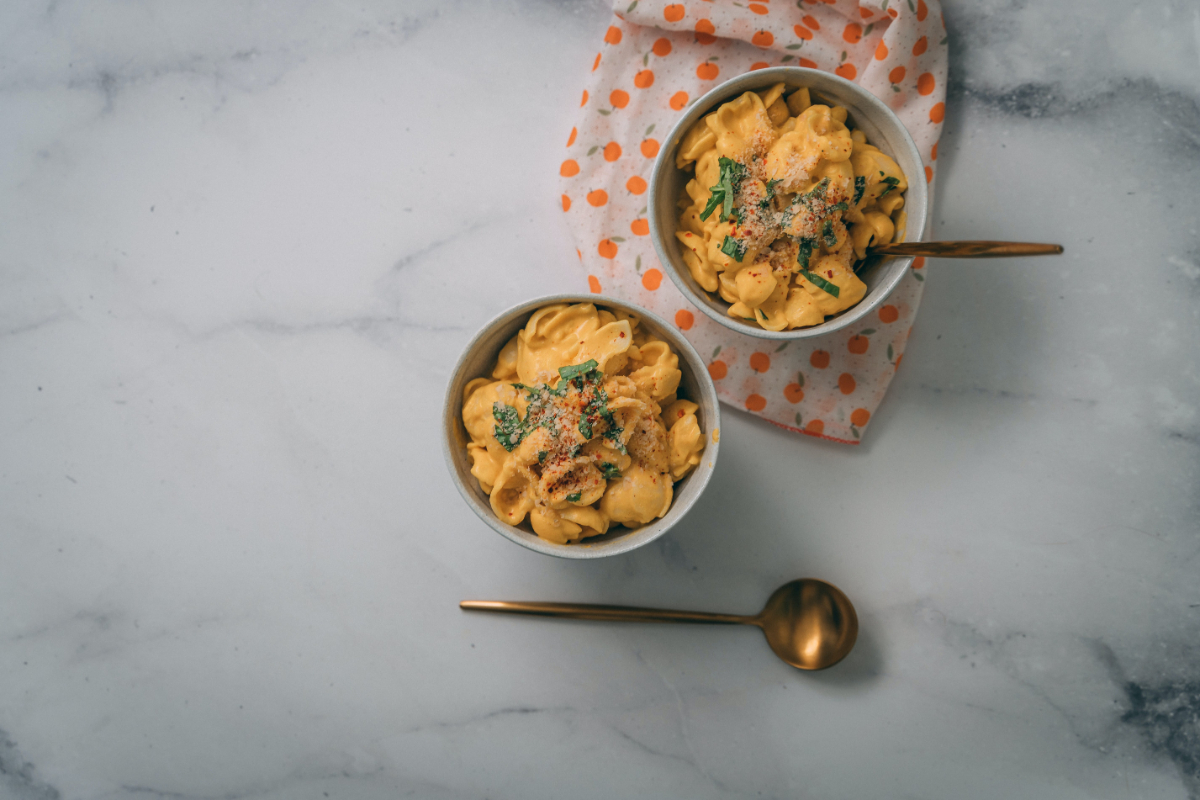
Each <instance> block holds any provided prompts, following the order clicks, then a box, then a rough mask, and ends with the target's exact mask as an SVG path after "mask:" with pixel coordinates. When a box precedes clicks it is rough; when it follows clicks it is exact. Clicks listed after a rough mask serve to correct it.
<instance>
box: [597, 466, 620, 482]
mask: <svg viewBox="0 0 1200 800" xmlns="http://www.w3.org/2000/svg"><path fill="white" fill-rule="evenodd" d="M600 472H601V473H602V474H603V475H604V479H605V480H609V481H611V480H612V479H613V478H619V477H621V470H619V469H617V465H616V464H613V463H612V462H610V461H605V462H604V463H602V464H601V465H600Z"/></svg>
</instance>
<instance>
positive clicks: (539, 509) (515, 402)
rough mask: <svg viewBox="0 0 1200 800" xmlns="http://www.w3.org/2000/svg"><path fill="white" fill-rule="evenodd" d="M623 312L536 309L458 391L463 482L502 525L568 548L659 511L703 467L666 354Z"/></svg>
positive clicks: (675, 367) (694, 422)
mask: <svg viewBox="0 0 1200 800" xmlns="http://www.w3.org/2000/svg"><path fill="white" fill-rule="evenodd" d="M640 327H641V326H640V320H639V319H638V318H637V317H636V316H634V315H632V314H628V313H625V312H623V311H615V312H614V311H608V310H605V309H600V308H597V307H596V306H594V305H592V304H590V303H579V304H574V305H566V304H563V305H552V306H546V307H544V308H540V309H538V310H537V311H535V312H534V314H533V316H532V317H530V319H529V322H528V323H527V324H526V325H525V327H524V328H523V329H522V330H521V331H519V332H518V333H517V335H516V336H514V337H513V338H512V339H511V340H509V342H508V343H507V344H506V345H505V346H504V347H503V348H502V349H501V351H500V354H499V356H498V357H497V359H496V366H495V368H494V369H493V370H492V375H491V377H490V378H476V379H475V380H473V381H471V382H470V383H468V384H467V385H466V388H465V389H464V392H463V407H462V418H463V424H464V425H465V426H466V429H467V433H468V434H469V436H470V437H471V442H470V444H468V445H467V452H468V455H469V456H470V458H471V463H472V467H471V474H472V475H474V476H475V479H476V480H478V481H479V486H480V488H482V489H483V491H484V492H486V493H487V494H488V495H489V497H490V500H491V506H492V510H493V511H494V512H495V513H496V515H497V516H498V517H499V518H500V519H502V520H504V521H505V522H507V523H508V524H510V525H519V524H521V523H522V522H523V521H524V520H525V519H526V518H528V519H529V521H530V524H531V525H532V527H533V530H534V532H535V533H536V534H537V535H538V536H539V537H541V538H542V539H546V540H548V541H551V542H556V543H559V544H567V543H569V542H574V541H578V540H580V539H583V538H586V537H589V536H598V535H600V534H602V533H605V532H607V531H608V529H609V527H610V526H612V525H624V526H626V527H629V528H637V527H640V526H642V525H645V524H647V523H649V522H651V521H653V520H655V519H657V518H659V517H661V516H663V515H664V514H666V513H667V510H668V509H669V508H670V507H671V500H672V497H673V495H674V484H675V482H676V481H679V480H681V479H682V478H683V477H684V476H686V475H687V474H688V473H689V472H690V471H691V470H692V469H693V468H694V467H695V466H696V465H697V464H699V463H700V458H701V451H702V450H703V449H704V434H703V432H702V431H701V430H700V424H699V420H698V419H697V416H696V411H697V409H698V406H697V405H696V404H695V403H693V402H691V401H689V400H685V399H681V398H679V396H678V389H679V382H680V379H681V377H682V373H681V372H680V370H679V357H678V356H677V355H676V354H675V353H674V352H672V351H671V348H670V346H669V345H668V344H667V343H666V342H663V341H661V340H659V339H656V338H654V337H653V336H651V335H649V334H648V333H646V332H645V331H643V330H641V329H640Z"/></svg>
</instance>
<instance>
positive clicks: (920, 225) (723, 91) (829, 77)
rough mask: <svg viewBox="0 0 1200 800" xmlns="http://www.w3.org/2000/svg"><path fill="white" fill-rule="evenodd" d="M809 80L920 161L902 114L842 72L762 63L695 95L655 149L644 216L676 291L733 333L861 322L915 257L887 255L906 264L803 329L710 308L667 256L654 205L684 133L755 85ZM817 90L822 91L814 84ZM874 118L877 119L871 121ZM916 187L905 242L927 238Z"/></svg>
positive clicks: (812, 329) (785, 334)
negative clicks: (838, 91) (851, 105)
mask: <svg viewBox="0 0 1200 800" xmlns="http://www.w3.org/2000/svg"><path fill="white" fill-rule="evenodd" d="M813 80H816V81H817V82H820V83H825V84H826V85H829V84H832V85H834V86H840V87H843V88H844V89H845V91H847V92H848V93H850V94H852V95H854V96H855V97H856V98H858V99H859V100H860V101H861V105H863V106H866V107H867V108H868V109H869V110H870V112H873V113H874V114H877V115H879V116H881V117H882V118H883V119H885V120H887V122H888V123H889V124H890V125H893V126H894V127H895V129H896V130H897V131H898V132H899V134H900V136H899V139H900V144H901V145H902V146H903V148H904V149H905V150H907V151H908V156H909V158H910V159H911V160H912V162H913V163H914V164H918V165H920V164H923V161H922V159H921V154H920V151H919V150H917V145H916V142H914V141H913V138H912V134H911V133H909V131H908V128H907V127H905V125H904V123H903V122H901V121H900V118H899V117H898V116H896V113H895V112H894V111H892V109H890V108H888V106H887V104H886V103H884V102H883V101H882V100H880V99H879V98H878V97H876V96H875V95H874V94H872V93H871V92H869V91H867V90H866V89H864V88H863V87H862V86H860V85H858V84H857V83H854V82H853V81H848V80H846V79H845V78H843V77H841V76H840V75H834V74H832V73H829V72H825V71H823V70H819V69H810V68H808V67H792V66H778V67H766V68H763V69H758V70H754V71H752V72H745V73H742V74H741V75H737V76H735V77H733V78H730V79H729V80H727V81H725V82H723V83H721V84H718V85H717V86H714V87H713V88H712V89H710V90H709V91H707V92H705V93H704V94H703V95H702V96H701V97H699V98H698V99H697V100H696V102H694V103H692V104H691V106H690V107H689V108H688V109H687V110H686V111H685V112H684V113H683V114H681V115H680V116H679V118H678V119H677V120H676V121H675V124H674V125H673V126H672V127H671V130H670V132H669V133H668V134H667V136H666V138H665V139H664V140H663V144H662V146H661V147H660V148H659V151H658V156H657V158H655V161H654V168H653V170H652V171H651V173H650V188H649V193H650V197H649V201H650V202H649V205H650V211H649V214H648V216H649V217H650V238H651V240H652V241H653V243H654V250H655V253H657V255H658V260H659V261H660V262H662V265H663V267H664V269H665V271H666V272H667V274H668V275H670V276H671V280H672V282H674V284H675V286H676V288H678V289H679V291H680V292H681V293H682V294H683V296H684V297H686V298H687V299H688V300H689V301H690V302H691V303H692V304H693V305H695V306H696V307H697V308H699V309H700V310H701V311H702V312H704V314H705V315H706V316H708V317H709V319H712V320H713V321H715V322H717V323H718V324H720V325H723V326H725V327H726V328H728V329H730V330H732V331H736V332H737V333H741V334H745V335H746V336H751V337H754V338H756V339H774V340H776V341H780V340H783V341H793V340H799V339H811V338H815V337H818V336H824V335H826V334H830V333H834V332H836V331H839V330H842V329H844V328H847V327H849V326H851V325H853V324H855V323H857V322H859V321H861V320H862V319H863V318H864V317H866V316H867V315H868V314H870V313H871V312H872V311H874V310H875V309H877V308H878V307H879V306H881V305H883V303H884V302H885V301H886V300H887V298H888V297H889V296H890V295H891V294H892V292H893V291H895V289H896V287H897V286H898V285H899V284H900V281H902V280H903V279H904V276H905V274H906V273H907V272H908V267H910V266H911V264H912V262H913V260H914V258H913V257H912V256H892V257H890V258H895V259H897V260H898V261H900V262H905V263H904V264H903V267H902V268H900V269H897V270H895V273H894V274H893V275H892V276H891V277H889V278H888V279H887V280H886V281H885V282H884V283H882V284H880V285H879V286H876V287H875V288H874V289H873V290H871V291H870V292H868V294H867V296H866V297H864V298H863V299H862V300H860V301H859V302H858V304H856V305H855V306H853V307H852V308H848V309H846V310H845V311H843V312H841V313H840V314H838V315H837V316H836V317H833V318H832V319H829V320H826V321H825V322H823V323H821V324H819V325H812V326H809V327H807V328H797V329H795V330H783V331H768V330H765V329H764V328H761V327H759V326H758V325H749V324H747V323H745V322H743V321H741V320H738V319H735V318H733V317H731V316H729V315H728V314H727V313H724V310H722V311H718V310H717V309H716V308H714V307H713V305H712V304H713V303H714V302H718V301H714V300H712V299H711V298H709V297H708V296H707V292H704V293H703V295H702V294H700V293H698V292H697V291H696V290H695V289H693V288H692V286H691V280H693V279H692V277H691V275H690V274H688V275H687V276H684V275H683V274H681V271H680V270H681V269H684V270H686V269H687V267H686V265H678V264H676V263H675V261H674V260H673V259H672V258H671V256H670V253H669V252H668V250H667V247H666V244H665V240H664V233H666V234H668V235H670V236H674V235H675V232H674V230H673V229H672V230H671V231H669V232H664V231H663V230H662V229H661V228H660V226H659V224H658V216H659V214H658V208H659V206H660V203H659V192H660V191H661V188H662V186H663V185H664V183H665V181H664V177H665V175H666V174H667V172H668V171H669V170H674V169H675V168H676V167H675V151H676V149H678V147H679V143H680V142H681V141H682V139H683V136H684V134H686V133H687V131H688V130H689V129H690V128H691V126H692V124H693V123H695V122H696V120H698V119H700V118H701V117H703V116H704V115H705V114H707V113H708V112H709V111H711V110H712V109H713V107H714V106H715V105H716V104H717V103H719V102H723V101H725V100H728V99H729V98H732V97H734V96H736V95H738V94H741V93H744V92H748V91H754V90H755V89H757V88H761V87H762V86H763V85H770V84H774V83H780V82H784V83H787V84H789V85H792V86H796V85H799V86H804V85H807V84H806V83H805V81H813ZM815 91H817V92H820V91H821V89H820V88H817V89H815ZM872 121H873V122H876V121H875V120H874V119H873V120H872ZM876 125H877V126H878V127H883V126H882V125H879V124H878V122H876ZM922 177H923V176H922ZM914 186H919V187H920V189H919V191H918V194H919V195H921V196H922V197H923V198H924V200H925V202H924V203H921V205H920V208H919V209H914V208H913V206H912V205H911V204H910V203H909V202H908V200H909V197H910V194H906V196H905V210H906V211H907V212H908V222H907V224H906V227H905V237H904V240H905V241H906V242H919V241H922V240H923V239H924V238H925V228H926V225H927V220H928V217H929V192H928V187H927V186H926V185H925V184H924V183H916V182H914V181H912V180H910V181H909V189H910V190H911V189H913V187H914ZM672 205H674V201H672ZM914 210H916V211H917V212H918V213H915V214H914V213H913V212H914ZM885 258H888V257H885ZM876 269H878V265H877V266H876ZM701 291H703V290H701ZM719 302H721V303H723V304H724V306H725V308H728V306H729V304H728V303H725V301H724V300H721V301H719Z"/></svg>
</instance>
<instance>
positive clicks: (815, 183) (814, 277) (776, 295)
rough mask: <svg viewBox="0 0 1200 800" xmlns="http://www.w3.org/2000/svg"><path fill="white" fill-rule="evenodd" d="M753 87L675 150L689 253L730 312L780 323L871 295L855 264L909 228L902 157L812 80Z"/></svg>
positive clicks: (808, 318)
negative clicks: (853, 125)
mask: <svg viewBox="0 0 1200 800" xmlns="http://www.w3.org/2000/svg"><path fill="white" fill-rule="evenodd" d="M785 91H786V90H785V87H784V84H782V83H780V84H776V85H775V86H772V87H771V88H770V89H768V90H766V91H762V92H746V93H745V94H743V95H742V96H741V97H738V98H737V99H736V100H732V101H730V102H728V103H725V104H724V105H722V106H721V107H720V108H718V109H717V110H716V111H714V112H712V113H711V114H709V115H707V116H706V117H704V118H703V119H701V120H700V121H699V122H697V123H696V124H695V125H693V126H692V129H691V130H690V131H688V133H687V135H686V136H685V137H684V139H683V141H682V142H681V143H680V145H679V149H678V151H677V152H676V156H675V166H676V167H678V168H679V169H689V168H691V169H693V170H694V173H695V177H694V178H692V179H691V180H689V181H688V183H687V186H686V187H685V188H684V191H683V192H682V193H681V194H680V200H679V207H680V208H681V209H682V213H681V214H680V217H679V230H678V231H677V232H676V234H675V236H676V237H677V238H678V239H679V241H680V242H681V243H682V244H683V247H684V250H683V259H684V261H685V262H686V263H687V266H688V269H689V270H690V272H691V273H692V277H693V278H695V279H696V282H697V283H699V284H700V285H701V286H702V287H703V288H704V289H705V291H708V292H716V293H717V294H718V295H720V297H721V298H722V299H723V300H725V301H726V302H728V303H731V304H732V305H731V306H730V307H729V315H730V316H733V317H738V318H741V319H744V320H746V321H747V322H753V323H754V324H757V325H759V326H761V327H762V328H765V329H767V330H769V331H781V330H785V329H793V328H804V327H808V326H810V325H818V324H820V323H821V322H824V321H825V317H826V316H829V315H831V314H837V313H839V312H841V311H844V310H845V309H847V308H850V307H851V306H853V305H854V304H855V303H857V302H858V301H859V300H861V299H862V298H863V295H864V294H865V293H866V288H867V287H866V284H864V283H863V282H862V281H861V280H859V278H858V275H857V274H855V265H856V264H857V263H859V262H861V261H862V259H864V258H865V257H866V251H867V247H868V246H870V245H871V244H886V243H888V242H891V241H893V240H899V239H902V238H903V236H904V224H905V216H906V215H905V212H904V191H905V190H906V189H907V188H908V183H907V181H906V179H905V176H904V173H903V172H901V171H900V167H899V166H898V165H897V164H896V162H895V161H893V160H892V159H891V158H890V157H889V156H887V155H885V154H884V153H882V152H880V150H879V148H877V147H874V146H873V145H870V144H867V139H866V136H864V135H863V133H862V132H861V131H857V130H853V131H852V130H850V129H849V128H847V127H846V116H847V112H846V109H845V108H842V107H841V106H833V107H832V108H831V107H829V106H827V105H820V104H816V105H814V104H813V103H812V100H811V97H810V95H809V91H808V89H807V88H803V89H799V90H797V91H793V92H791V94H789V95H787V97H784V94H785Z"/></svg>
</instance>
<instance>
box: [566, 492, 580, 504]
mask: <svg viewBox="0 0 1200 800" xmlns="http://www.w3.org/2000/svg"><path fill="white" fill-rule="evenodd" d="M581 497H583V492H571V493H570V494H569V495H567V502H568V503H578V502H579V499H580V498H581Z"/></svg>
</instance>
